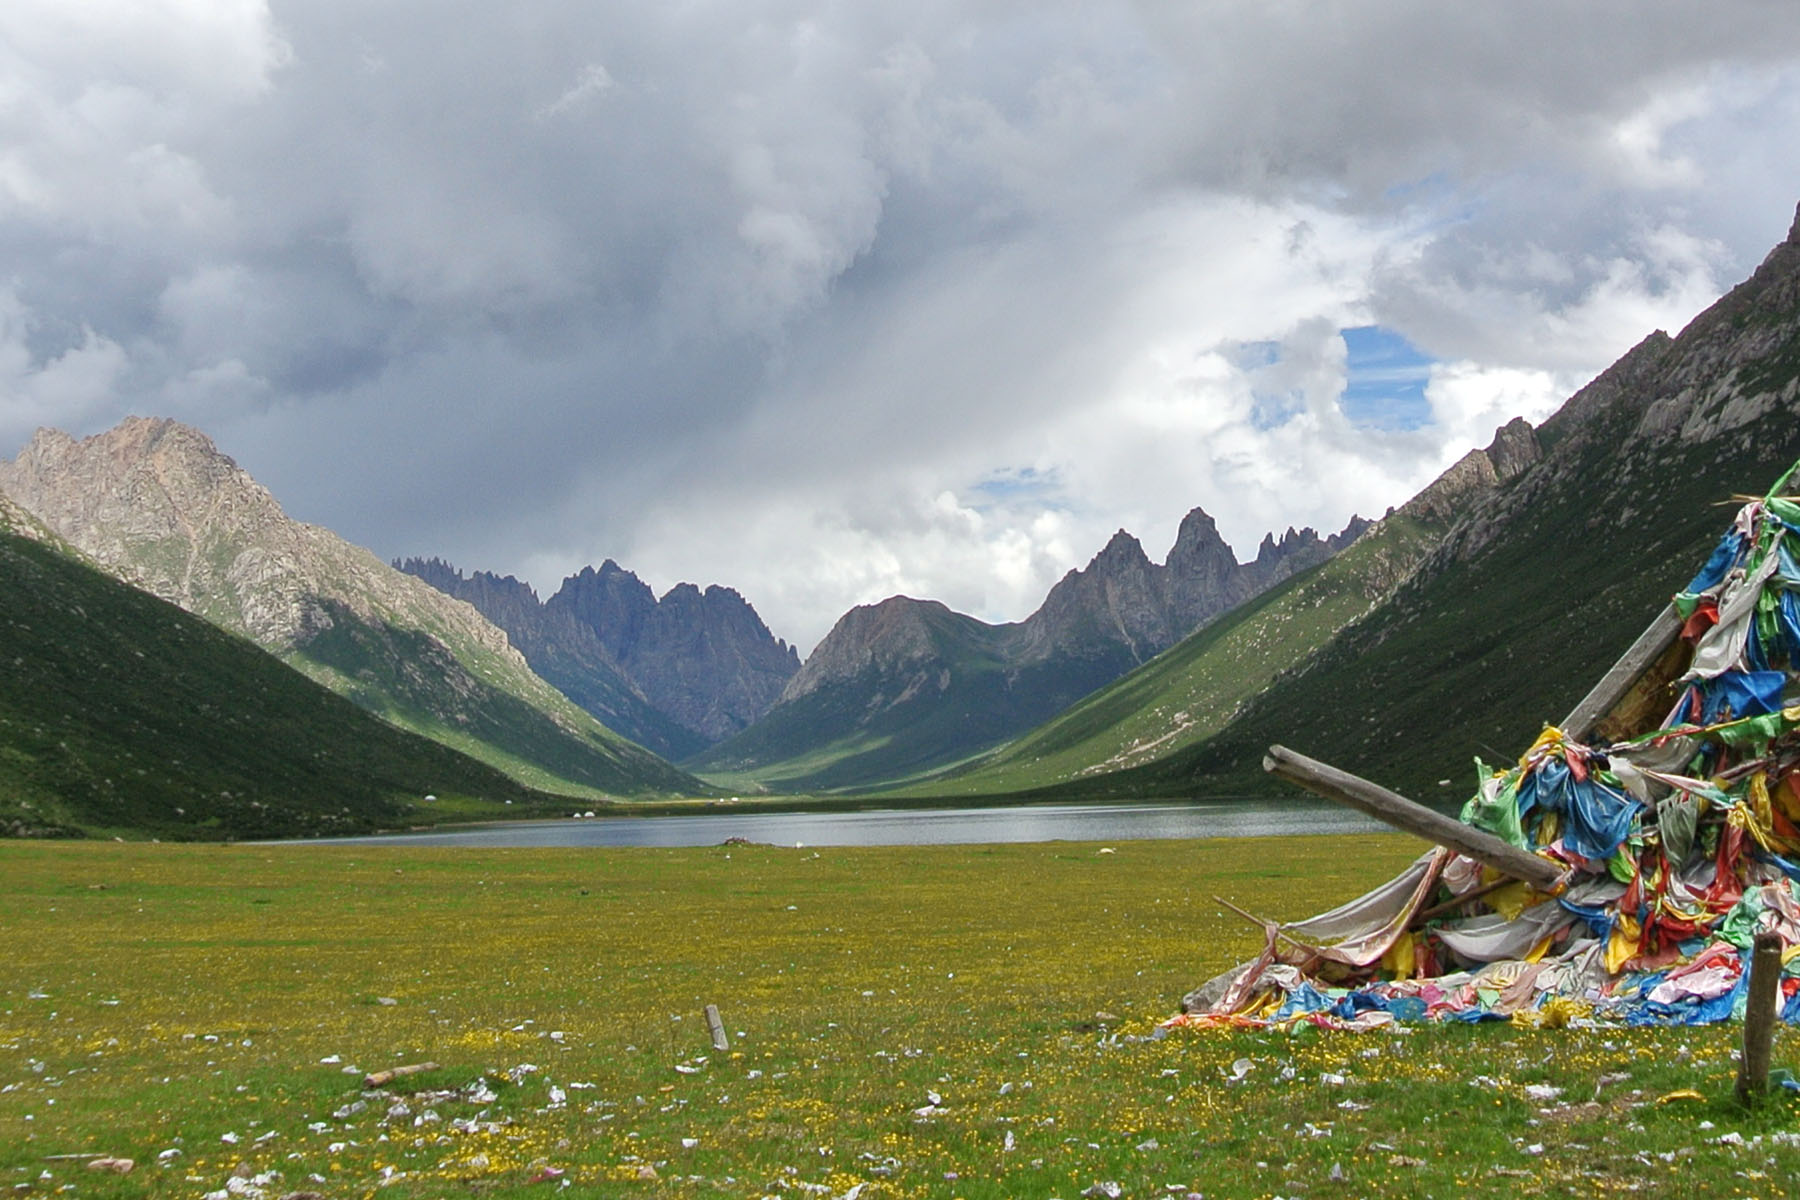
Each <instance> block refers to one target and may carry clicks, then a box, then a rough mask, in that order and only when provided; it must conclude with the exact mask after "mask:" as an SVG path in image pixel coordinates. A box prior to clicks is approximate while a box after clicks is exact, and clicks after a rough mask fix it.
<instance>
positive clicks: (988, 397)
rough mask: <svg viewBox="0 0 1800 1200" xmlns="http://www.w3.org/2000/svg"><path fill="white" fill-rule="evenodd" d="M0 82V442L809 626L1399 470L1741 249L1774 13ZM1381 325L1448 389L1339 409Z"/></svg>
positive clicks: (50, 7)
mask: <svg viewBox="0 0 1800 1200" xmlns="http://www.w3.org/2000/svg"><path fill="white" fill-rule="evenodd" d="M0 78H4V79H6V80H7V81H8V88H9V90H8V92H7V96H8V99H7V102H6V103H5V104H4V105H0V255H4V261H5V263H6V266H5V268H4V270H0V452H4V453H10V452H11V450H12V449H13V448H15V447H16V446H17V445H18V444H20V443H21V442H22V441H23V440H24V438H25V437H26V436H28V435H29V432H30V430H31V428H32V427H34V426H35V425H38V424H56V425H61V426H63V427H65V428H69V429H71V430H74V431H76V432H91V431H94V430H96V429H98V428H101V427H104V426H106V425H108V424H111V423H112V422H113V421H115V420H117V419H118V417H120V416H122V415H123V414H125V413H127V412H133V411H136V412H147V411H154V412H167V413H170V414H172V415H175V416H177V417H180V418H182V419H185V420H189V421H192V422H194V423H196V424H198V425H200V426H201V427H203V428H205V429H207V430H208V431H210V432H212V433H213V434H214V435H215V436H216V437H217V439H218V440H219V441H220V442H221V444H222V445H224V447H225V448H226V449H227V450H228V451H230V452H232V453H233V454H235V455H236V456H238V457H239V458H240V459H241V460H242V461H243V462H244V463H245V465H246V466H248V467H249V468H250V469H251V470H252V471H254V472H255V473H256V474H257V475H258V476H259V477H260V478H262V479H263V480H264V481H265V482H266V483H268V484H269V485H270V487H271V488H272V489H273V490H274V491H275V493H276V494H277V495H278V496H279V497H280V498H281V499H282V500H283V501H284V503H285V504H286V505H287V507H288V508H289V509H290V510H291V511H292V512H294V513H295V514H296V515H298V516H301V517H303V518H306V519H309V520H317V521H322V522H325V523H328V524H331V525H332V526H334V527H335V528H338V529H339V530H340V531H342V532H343V533H345V534H346V535H347V536H350V537H352V538H355V539H357V540H359V541H363V542H365V543H367V544H369V545H371V546H372V547H373V548H375V549H376V550H377V551H378V552H380V553H383V554H402V553H440V554H445V555H448V556H450V557H452V558H454V559H456V560H457V561H459V562H461V563H463V564H464V565H467V566H471V567H491V568H496V569H500V570H511V571H519V572H524V573H527V574H529V575H531V576H532V577H533V579H534V580H535V581H536V582H538V583H539V584H540V586H554V585H555V583H556V581H557V578H558V577H559V576H560V573H562V572H564V571H567V570H572V569H574V568H576V567H578V566H580V565H582V564H583V563H587V562H592V561H598V560H599V559H601V558H604V557H607V556H611V557H615V558H618V559H619V560H620V561H622V562H625V563H627V564H628V565H631V566H633V567H635V568H637V569H638V570H640V571H641V572H643V573H644V574H646V575H647V576H648V577H649V578H651V579H652V580H653V581H654V582H656V583H657V584H659V585H662V586H667V585H669V584H672V583H674V582H675V581H676V580H677V579H682V578H687V579H694V580H697V581H699V582H703V583H704V582H712V581H720V582H726V583H730V584H733V585H734V586H737V587H739V588H740V589H741V590H743V591H744V592H745V593H746V594H747V595H748V596H749V597H750V599H751V600H752V602H754V603H756V604H758V606H759V607H760V608H761V609H762V610H763V611H764V613H765V615H766V616H767V617H768V618H769V619H770V620H771V622H772V623H773V624H774V626H775V628H776V630H777V632H780V633H782V634H783V635H784V636H788V637H791V638H795V639H797V640H799V641H800V642H801V643H802V644H808V643H810V642H811V641H812V640H813V639H815V638H816V637H818V636H819V635H820V634H822V633H823V631H824V629H825V627H826V626H828V625H829V623H830V621H831V619H832V618H833V617H835V615H836V614H837V613H838V612H840V611H842V609H843V608H845V607H847V606H848V605H849V604H852V603H856V602H859V601H866V600H872V599H876V598H879V597H880V596H881V595H885V594H887V593H888V592H891V591H897V590H906V591H912V592H915V593H923V594H930V595H935V596H939V597H941V598H943V599H945V600H946V601H948V602H950V603H953V604H956V605H958V606H959V607H963V608H966V609H968V610H970V611H975V612H979V613H981V614H982V615H985V616H989V617H1016V616H1019V615H1022V614H1023V612H1025V611H1027V610H1028V609H1029V608H1030V607H1031V606H1032V605H1033V604H1035V603H1036V601H1037V600H1038V599H1039V598H1041V596H1042V594H1043V591H1044V589H1045V588H1046V587H1047V586H1048V584H1049V583H1050V582H1051V581H1052V580H1053V579H1054V578H1055V577H1056V576H1057V575H1058V574H1060V573H1061V572H1062V571H1063V570H1065V569H1067V567H1069V566H1070V565H1074V564H1075V563H1078V562H1079V561H1082V560H1084V559H1085V558H1086V557H1087V556H1088V555H1089V554H1091V553H1092V552H1093V551H1094V550H1095V549H1097V548H1098V546H1099V545H1100V544H1101V543H1102V542H1103V541H1104V540H1105V537H1106V536H1107V534H1109V533H1110V532H1111V530H1112V529H1114V528H1116V527H1118V526H1120V525H1124V526H1127V527H1129V528H1131V529H1133V530H1134V531H1136V532H1138V533H1140V534H1141V535H1143V537H1144V539H1145V541H1146V544H1147V545H1148V546H1149V547H1150V548H1151V550H1152V552H1160V550H1161V548H1162V547H1163V546H1164V545H1166V543H1167V542H1168V540H1170V539H1171V538H1172V537H1173V534H1174V526H1175V522H1176V521H1177V520H1178V519H1179V517H1180V515H1181V514H1182V512H1184V511H1185V510H1186V509H1187V508H1188V507H1191V506H1192V505H1194V504H1197V503H1199V504H1204V505H1206V507H1207V508H1208V509H1209V510H1210V511H1213V512H1214V513H1215V514H1216V515H1217V516H1218V517H1219V521H1220V525H1221V528H1222V529H1223V530H1224V531H1225V533H1226V535H1227V536H1228V537H1229V538H1231V539H1233V540H1234V542H1236V543H1238V544H1240V547H1241V548H1242V549H1244V550H1245V551H1248V550H1249V549H1250V548H1251V547H1253V545H1254V543H1255V541H1256V540H1257V539H1258V538H1259V537H1260V535H1261V533H1262V532H1263V530H1265V529H1267V528H1269V527H1270V526H1274V527H1277V528H1279V527H1285V526H1286V525H1287V524H1289V523H1303V522H1308V523H1313V524H1317V525H1321V526H1325V525H1329V526H1336V525H1338V524H1341V523H1342V521H1343V519H1344V518H1346V517H1347V516H1348V515H1349V513H1350V511H1351V510H1353V509H1361V510H1363V511H1369V510H1371V509H1378V508H1380V507H1383V506H1385V504H1387V503H1392V502H1394V501H1395V500H1398V499H1400V498H1402V497H1403V496H1404V495H1405V494H1406V493H1407V492H1408V491H1409V490H1410V489H1412V488H1414V487H1416V486H1417V485H1418V484H1419V483H1421V482H1423V481H1424V479H1426V478H1428V477H1429V476H1430V474H1432V473H1433V472H1434V471H1435V470H1436V469H1438V468H1439V467H1440V466H1441V465H1443V464H1444V463H1446V462H1447V461H1449V460H1450V459H1452V458H1454V457H1455V456H1456V455H1457V454H1459V453H1460V452H1461V451H1462V450H1463V449H1464V448H1465V447H1466V446H1467V445H1468V444H1469V443H1470V442H1472V441H1479V440H1484V439H1485V437H1486V435H1487V433H1488V432H1489V430H1490V429H1491V425H1492V424H1493V423H1498V421H1500V420H1504V419H1506V418H1507V417H1509V416H1511V415H1514V414H1515V413H1518V412H1526V413H1530V414H1532V415H1541V413H1542V412H1543V411H1544V410H1546V409H1547V407H1548V406H1549V405H1551V404H1553V403H1554V402H1555V400H1556V399H1557V398H1558V396H1559V395H1560V394H1562V393H1563V392H1565V391H1566V390H1567V389H1568V388H1570V387H1573V386H1574V385H1575V384H1577V383H1579V382H1580V381H1581V380H1582V378H1583V377H1584V376H1585V375H1586V374H1591V373H1592V372H1593V371H1594V370H1597V369H1598V368H1599V367H1601V366H1604V365H1605V363H1606V362H1607V361H1609V360H1610V359H1611V358H1612V357H1613V356H1615V355H1616V354H1617V353H1618V352H1619V351H1621V350H1622V349H1624V348H1625V347H1626V346H1628V345H1629V344H1631V343H1632V342H1634V341H1636V340H1637V338H1638V337H1640V336H1642V334H1643V333H1644V332H1647V329H1648V328H1649V327H1650V326H1651V325H1655V324H1678V323H1679V322H1681V321H1684V320H1685V319H1687V317H1689V316H1691V315H1692V314H1693V312H1695V311H1697V310H1698V308H1699V307H1701V306H1703V305H1704V304H1705V303H1706V302H1707V301H1708V300H1709V299H1710V298H1711V297H1712V296H1713V295H1716V294H1717V292H1718V291H1719V290H1721V289H1722V288H1723V287H1725V286H1728V285H1729V284H1730V283H1731V282H1733V281H1734V280H1735V279H1736V278H1738V277H1740V276H1741V275H1742V274H1744V273H1745V272H1747V270H1748V269H1749V268H1750V266H1752V265H1754V262H1755V260H1756V258H1757V257H1759V256H1760V254H1761V253H1762V252H1763V251H1764V250H1765V249H1766V248H1767V246H1768V245H1769V244H1771V243H1772V242H1773V241H1774V240H1776V239H1777V238H1778V237H1779V236H1780V235H1781V233H1782V232H1783V231H1784V230H1785V228H1786V224H1787V221H1788V219H1789V217H1790V216H1791V213H1792V208H1793V202H1794V200H1795V199H1796V196H1794V195H1793V194H1791V193H1792V191H1793V184H1792V172H1791V161H1790V159H1791V155H1790V148H1791V146H1793V145H1794V144H1795V141H1796V136H1797V135H1800V100H1797V97H1800V86H1797V84H1800V23H1796V22H1794V21H1792V19H1791V15H1790V14H1789V13H1788V12H1787V10H1786V6H1784V5H1781V4H1775V3H1759V2H1754V0H1737V2H1726V3H1718V4H1713V5H1709V6H1708V7H1707V9H1706V12H1705V16H1704V19H1703V20H1697V19H1696V18H1695V13H1694V10H1693V8H1692V7H1691V6H1690V5H1687V4H1684V3H1674V2H1673V0H1666V2H1651V3H1644V2H1633V3H1626V2H1625V0H1606V2H1604V3H1595V4H1586V5H1581V6H1578V7H1575V8H1570V7H1569V6H1567V5H1563V4H1551V3H1547V2H1544V3H1538V2H1534V3H1524V4H1509V5H1504V6H1486V5H1484V6H1469V5H1456V6H1446V5H1440V4H1426V3H1423V2H1418V3H1410V2H1409V3H1400V2H1387V3H1359V4H1347V3H1344V4H1324V5H1320V4H1283V3H1276V4H1271V3H1215V4H1202V5H1194V4H1160V3H1148V2H1145V3H1138V4H1125V3H1105V2H1088V3H1066V4H1051V5H1043V4H1024V3H1000V4H991V3H990V4H980V5H971V4H967V3H932V2H926V3H920V4H912V5H906V6H898V7H897V6H879V5H877V6H849V7H848V8H846V7H843V6H835V7H833V6H822V5H816V4H808V3H791V2H775V0H767V2H765V0H748V2H744V3H736V4H732V5H686V6H668V5H662V6H656V5H625V4H613V3H600V4H591V5H567V4H560V3H558V4H553V3H548V2H540V0H522V2H519V3H513V4H508V5H487V6H480V5H478V6H456V7H453V8H450V9H446V8H445V7H444V6H443V5H441V4H429V3H424V2H423V0H418V2H414V3H390V4H381V5H368V4H363V3H350V2H348V0H306V2H305V3H300V2H298V0H296V2H293V3H273V4H265V3H262V2H260V0H218V2H214V3H208V4H193V3H185V2H183V0H162V2H161V3H158V4H149V5H145V4H137V3H133V4H126V3H123V2H121V3H117V4H106V3H95V4H87V5H80V6H73V5H66V4H61V3H56V2H54V0H15V3H13V4H10V5H8V6H6V7H5V9H4V10H3V11H0ZM1369 324H1378V325H1382V326H1385V327H1388V328H1391V329H1393V330H1395V331H1397V332H1398V333H1399V334H1401V335H1402V336H1404V337H1406V338H1407V339H1408V340H1410V342H1411V343H1412V344H1413V345H1415V346H1417V347H1419V348H1420V349H1421V350H1423V351H1424V352H1426V353H1427V354H1429V355H1431V356H1433V357H1434V358H1435V359H1437V360H1439V363H1438V366H1437V367H1436V368H1434V369H1433V370H1434V374H1433V377H1432V383H1431V385H1430V386H1429V387H1428V388H1427V397H1428V399H1430V401H1431V405H1432V420H1431V421H1429V422H1427V423H1426V424H1424V425H1422V426H1420V427H1418V428H1406V429H1390V430H1380V429H1371V428H1365V427H1360V426H1357V425H1356V424H1355V423H1354V422H1352V421H1350V420H1349V419H1348V418H1347V417H1346V416H1345V414H1344V413H1343V411H1342V409H1341V406H1339V404H1338V403H1337V397H1338V395H1339V393H1340V392H1341V389H1342V386H1343V381H1344V377H1345V371H1346V366H1345V354H1344V345H1343V342H1342V339H1341V338H1340V337H1339V336H1338V333H1337V331H1338V330H1340V329H1343V328H1347V327H1352V326H1362V325H1369ZM1252 343H1254V344H1258V345H1267V346H1272V347H1278V348H1279V352H1278V353H1277V354H1276V357H1275V359H1274V361H1272V362H1269V363H1265V364H1261V365H1257V364H1246V363H1244V362H1242V361H1239V357H1238V356H1237V352H1238V350H1239V349H1240V348H1241V347H1242V346H1244V345H1246V344H1252ZM1277 385H1278V386H1279V391H1280V395H1281V396H1282V397H1283V400H1282V403H1281V405H1279V406H1278V407H1279V412H1273V413H1272V410H1270V409H1269V406H1268V404H1267V403H1266V399H1267V397H1268V396H1269V395H1270V394H1272V393H1271V392H1270V389H1271V388H1275V387H1277ZM1259 396H1261V397H1262V398H1263V399H1262V400H1260V401H1259ZM1026 479H1029V480H1031V481H1032V486H1030V487H1006V488H996V487H994V486H992V485H993V482H994V481H996V480H1026Z"/></svg>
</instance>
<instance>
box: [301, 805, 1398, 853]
mask: <svg viewBox="0 0 1800 1200" xmlns="http://www.w3.org/2000/svg"><path fill="white" fill-rule="evenodd" d="M1386 828H1387V826H1385V825H1383V824H1381V823H1380V822H1379V821H1374V820H1371V819H1369V818H1368V817H1364V816H1362V815H1361V814H1359V813H1356V812H1353V811H1352V810H1350V809H1347V808H1338V807H1335V806H1331V805H1323V804H1313V803H1310V802H1307V801H1304V800H1299V801H1293V802H1274V803H1270V802H1249V801H1234V802H1230V803H1213V802H1205V801H1196V802H1192V803H1185V804H1184V803H1159V804H1128V805H1120V804H1057V805H1032V806H1030V807H1023V808H928V809H905V810H901V809H877V810H873V811H868V812H831V813H731V812H709V813H697V814H694V815H691V816H674V817H593V818H586V819H563V820H558V821H520V822H505V823H500V824H492V825H476V826H465V827H462V828H458V829H440V830H433V831H431V832H428V833H393V834H383V835H380V836H378V837H367V838H326V839H320V840H323V841H331V842H354V843H357V844H362V845H396V846H716V845H718V844H719V843H720V842H723V841H724V840H725V839H727V838H734V837H738V838H747V839H749V840H750V841H753V842H769V843H772V844H775V845H782V846H791V845H793V844H795V843H796V842H798V843H800V844H802V845H806V846H922V845H953V844H972V843H983V842H1057V841H1070V842H1104V841H1132V840H1137V839H1144V838H1205V837H1266V836H1269V835H1272V834H1276V835H1278V834H1296V833H1370V832H1378V831H1382V830H1385V829H1386Z"/></svg>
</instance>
